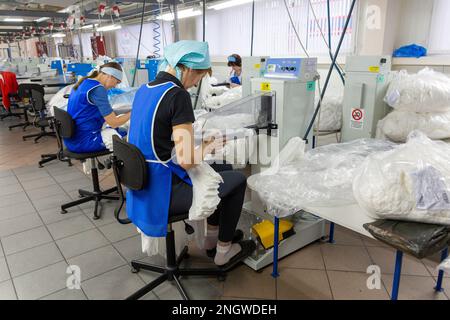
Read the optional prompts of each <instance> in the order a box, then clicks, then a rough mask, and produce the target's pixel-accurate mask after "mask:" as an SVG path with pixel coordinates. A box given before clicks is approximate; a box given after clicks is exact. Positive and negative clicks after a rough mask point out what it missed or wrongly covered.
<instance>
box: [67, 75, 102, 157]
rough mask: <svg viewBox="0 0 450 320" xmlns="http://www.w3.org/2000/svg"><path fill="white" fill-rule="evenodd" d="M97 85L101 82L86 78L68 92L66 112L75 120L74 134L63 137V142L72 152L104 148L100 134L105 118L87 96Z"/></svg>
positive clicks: (93, 150)
mask: <svg viewBox="0 0 450 320" xmlns="http://www.w3.org/2000/svg"><path fill="white" fill-rule="evenodd" d="M98 86H101V83H100V82H98V81H97V80H93V79H86V80H84V81H83V82H82V83H81V85H80V86H79V87H78V89H77V90H73V89H72V92H71V93H70V96H69V102H68V105H67V112H68V113H69V114H70V115H71V117H72V119H73V120H74V121H75V135H74V136H73V137H72V138H70V139H64V144H65V146H66V147H67V149H69V150H70V151H72V152H76V153H86V152H96V151H101V150H104V149H106V147H105V144H104V143H103V140H102V135H101V131H102V127H103V124H104V123H105V119H104V118H103V116H102V115H101V113H100V110H99V109H98V107H97V106H96V105H95V104H93V103H92V102H91V101H89V98H88V94H89V92H90V91H91V90H92V89H94V88H96V87H98Z"/></svg>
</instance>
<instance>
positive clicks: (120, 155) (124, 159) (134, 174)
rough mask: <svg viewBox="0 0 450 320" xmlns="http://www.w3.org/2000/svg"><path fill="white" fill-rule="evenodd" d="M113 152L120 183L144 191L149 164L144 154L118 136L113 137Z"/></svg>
mask: <svg viewBox="0 0 450 320" xmlns="http://www.w3.org/2000/svg"><path fill="white" fill-rule="evenodd" d="M113 150H114V152H113V157H114V158H115V159H114V161H115V163H116V166H117V174H118V178H119V181H120V183H121V184H123V185H124V186H126V187H127V188H128V189H131V190H142V189H143V188H144V187H145V186H146V184H147V179H148V170H147V162H146V161H145V158H144V155H143V154H142V152H141V151H140V150H139V149H138V148H137V147H136V146H135V145H132V144H131V143H128V142H126V141H124V140H122V139H121V138H119V137H118V136H114V137H113Z"/></svg>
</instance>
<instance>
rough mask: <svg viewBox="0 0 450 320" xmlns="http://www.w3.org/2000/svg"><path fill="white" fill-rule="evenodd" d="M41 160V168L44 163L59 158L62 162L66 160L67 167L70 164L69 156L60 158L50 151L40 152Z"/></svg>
mask: <svg viewBox="0 0 450 320" xmlns="http://www.w3.org/2000/svg"><path fill="white" fill-rule="evenodd" d="M41 158H42V160H41V161H39V162H38V163H39V168H43V167H44V166H43V165H44V164H45V163H48V162H51V161H53V160H59V161H62V162H67V163H68V165H69V167H71V166H72V161H71V160H70V158H61V157H59V156H58V154H57V153H51V154H42V155H41Z"/></svg>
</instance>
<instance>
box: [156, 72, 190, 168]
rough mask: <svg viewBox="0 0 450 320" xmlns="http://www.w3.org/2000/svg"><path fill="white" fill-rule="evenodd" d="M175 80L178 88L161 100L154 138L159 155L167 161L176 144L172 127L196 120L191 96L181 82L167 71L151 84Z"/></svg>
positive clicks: (159, 74)
mask: <svg viewBox="0 0 450 320" xmlns="http://www.w3.org/2000/svg"><path fill="white" fill-rule="evenodd" d="M169 81H171V82H173V83H175V84H176V85H177V86H178V88H173V89H171V90H170V91H169V92H168V93H167V94H166V95H165V96H164V98H163V99H162V100H161V104H160V106H159V108H158V111H157V112H156V117H155V127H154V132H153V139H154V142H155V151H156V154H157V155H158V157H159V158H160V159H161V160H163V161H165V160H168V159H170V157H171V155H172V150H173V148H174V147H175V144H174V142H173V140H172V127H173V126H177V125H180V124H184V123H193V122H194V121H195V117H194V111H193V108H192V102H191V97H190V95H189V92H187V91H186V90H185V89H184V87H183V85H182V84H181V82H180V81H179V80H178V79H177V78H176V77H174V76H173V75H171V74H169V73H167V72H160V73H158V75H157V76H156V79H155V81H153V82H151V83H150V85H151V86H154V85H158V84H161V83H165V82H169Z"/></svg>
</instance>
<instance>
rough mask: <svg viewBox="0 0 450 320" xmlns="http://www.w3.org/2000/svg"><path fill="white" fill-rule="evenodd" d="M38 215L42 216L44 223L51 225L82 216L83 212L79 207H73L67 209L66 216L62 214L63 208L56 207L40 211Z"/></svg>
mask: <svg viewBox="0 0 450 320" xmlns="http://www.w3.org/2000/svg"><path fill="white" fill-rule="evenodd" d="M38 214H39V215H40V216H41V218H42V220H43V221H44V223H46V224H51V223H54V222H58V221H62V220H66V219H70V218H74V217H76V216H79V215H82V214H83V211H81V210H80V209H79V208H78V207H73V208H70V209H67V213H66V214H61V207H55V208H51V209H45V210H40V211H39V212H38Z"/></svg>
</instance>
